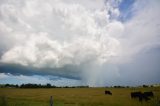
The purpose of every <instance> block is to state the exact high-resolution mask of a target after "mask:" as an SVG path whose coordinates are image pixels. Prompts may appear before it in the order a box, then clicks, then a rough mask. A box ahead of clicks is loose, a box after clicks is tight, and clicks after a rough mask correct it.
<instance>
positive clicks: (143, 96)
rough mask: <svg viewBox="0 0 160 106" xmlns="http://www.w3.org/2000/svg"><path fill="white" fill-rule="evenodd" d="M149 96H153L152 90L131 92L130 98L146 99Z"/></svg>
mask: <svg viewBox="0 0 160 106" xmlns="http://www.w3.org/2000/svg"><path fill="white" fill-rule="evenodd" d="M150 96H151V97H153V92H144V93H142V92H131V98H139V101H142V100H145V101H148V100H150V98H149V97H150Z"/></svg>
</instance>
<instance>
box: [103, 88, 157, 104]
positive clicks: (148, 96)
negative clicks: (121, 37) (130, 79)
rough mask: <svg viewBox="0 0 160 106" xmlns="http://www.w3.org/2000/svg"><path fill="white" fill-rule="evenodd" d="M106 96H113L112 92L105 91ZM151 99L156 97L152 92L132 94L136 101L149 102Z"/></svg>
mask: <svg viewBox="0 0 160 106" xmlns="http://www.w3.org/2000/svg"><path fill="white" fill-rule="evenodd" d="M105 94H106V95H112V92H111V91H108V90H105ZM151 97H154V94H153V92H152V91H150V92H140V91H139V92H131V98H132V99H136V98H138V100H139V101H143V100H145V101H148V100H150V99H151Z"/></svg>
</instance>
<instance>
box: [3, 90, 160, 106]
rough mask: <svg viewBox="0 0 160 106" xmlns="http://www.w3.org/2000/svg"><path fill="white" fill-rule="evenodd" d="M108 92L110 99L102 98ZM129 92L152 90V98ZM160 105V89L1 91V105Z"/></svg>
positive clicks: (106, 96)
mask: <svg viewBox="0 0 160 106" xmlns="http://www.w3.org/2000/svg"><path fill="white" fill-rule="evenodd" d="M105 90H110V91H111V92H112V94H113V95H112V96H110V95H105V94H104V91H105ZM132 91H153V93H154V95H155V97H154V98H152V99H151V100H149V101H147V102H145V101H143V102H139V101H138V100H137V99H131V97H130V92H132ZM50 96H53V100H54V106H160V87H154V88H53V89H18V88H0V106H49V99H50Z"/></svg>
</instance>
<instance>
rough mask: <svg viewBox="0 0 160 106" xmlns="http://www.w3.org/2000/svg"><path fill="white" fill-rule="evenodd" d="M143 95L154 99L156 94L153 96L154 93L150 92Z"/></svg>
mask: <svg viewBox="0 0 160 106" xmlns="http://www.w3.org/2000/svg"><path fill="white" fill-rule="evenodd" d="M143 94H144V95H146V96H148V97H154V94H153V92H152V91H150V92H144V93H143Z"/></svg>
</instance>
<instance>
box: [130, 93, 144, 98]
mask: <svg viewBox="0 0 160 106" xmlns="http://www.w3.org/2000/svg"><path fill="white" fill-rule="evenodd" d="M141 94H142V93H141V92H131V98H139V97H140V96H141Z"/></svg>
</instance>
